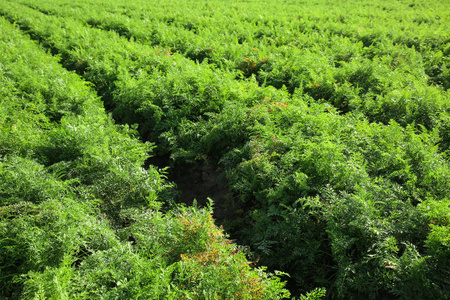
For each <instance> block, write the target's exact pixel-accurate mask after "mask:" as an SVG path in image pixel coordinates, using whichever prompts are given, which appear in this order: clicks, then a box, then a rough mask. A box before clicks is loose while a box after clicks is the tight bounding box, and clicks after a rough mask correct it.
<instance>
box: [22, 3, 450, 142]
mask: <svg viewBox="0 0 450 300" xmlns="http://www.w3.org/2000/svg"><path fill="white" fill-rule="evenodd" d="M23 1H25V2H27V1H26V0H23ZM29 5H31V6H33V7H36V8H39V9H40V10H42V11H44V12H46V13H51V14H55V15H61V16H64V17H71V18H75V19H77V20H80V21H83V22H84V24H89V25H91V26H94V27H97V28H102V29H107V30H114V31H116V32H117V33H119V34H120V35H122V36H125V37H127V38H133V39H134V40H136V41H138V42H139V43H142V44H145V45H149V46H155V45H156V46H158V47H164V48H165V49H166V51H167V53H171V52H173V51H175V52H179V53H181V54H183V55H185V56H186V57H188V58H190V59H193V60H196V61H203V60H204V59H205V58H206V59H207V62H208V63H211V64H213V65H214V66H218V67H219V68H222V69H225V70H230V71H232V72H235V71H240V73H241V74H242V75H243V76H245V77H249V76H254V77H255V79H256V81H257V83H258V84H259V85H260V86H274V87H276V88H281V87H283V86H286V88H287V90H288V91H289V93H291V94H293V93H295V91H298V92H299V93H306V94H308V95H309V96H311V97H312V98H314V99H316V100H320V101H323V100H325V101H327V102H329V103H331V104H332V105H334V106H335V107H336V108H338V109H339V110H340V111H341V112H348V111H355V112H361V113H363V114H364V115H365V116H366V117H367V118H368V119H369V120H370V121H371V122H382V123H384V124H388V123H389V121H390V120H396V121H397V122H399V123H400V124H401V125H402V126H406V125H407V124H411V123H413V122H414V123H415V124H416V125H419V124H420V125H423V126H425V127H426V128H427V129H432V128H436V127H443V126H444V128H441V132H442V134H441V137H442V138H443V139H444V138H446V132H447V131H448V128H446V127H445V125H443V122H442V120H445V119H446V118H447V115H448V111H449V104H448V103H449V100H448V99H449V94H448V92H445V90H443V89H442V87H445V86H447V85H448V84H447V83H445V82H446V80H447V79H446V78H448V74H447V73H448V70H447V69H448V66H447V65H448V61H447V60H448V59H447V58H446V57H447V56H448V51H450V48H448V47H447V48H446V45H447V43H446V42H445V41H443V42H442V43H440V44H436V47H431V46H429V47H428V48H427V49H428V50H424V51H422V52H420V51H416V50H415V48H408V47H407V46H410V45H405V44H407V43H400V42H398V41H396V39H394V38H383V39H382V41H381V42H379V43H378V44H375V45H374V44H370V45H366V44H365V43H364V41H361V40H358V39H356V40H355V39H354V38H353V37H351V36H346V35H338V34H334V33H333V31H332V30H329V29H328V28H322V29H317V28H314V26H313V25H311V24H310V25H311V26H309V27H308V28H309V29H307V28H301V30H299V28H297V27H295V25H292V24H290V23H289V22H287V21H285V22H281V21H280V22H281V24H278V25H276V24H272V25H270V26H269V25H267V24H268V23H270V22H269V21H268V20H267V19H266V18H262V21H261V22H259V23H255V22H253V23H249V22H244V21H242V20H237V21H236V20H234V21H233V22H230V21H229V20H228V21H227V20H222V24H230V23H233V24H234V23H235V21H236V22H237V23H238V24H239V26H238V27H239V28H240V29H239V30H241V31H242V30H243V29H242V28H245V32H247V33H248V35H249V36H253V35H257V32H258V31H261V30H265V28H269V29H270V28H272V30H275V32H273V33H271V34H268V35H269V36H276V37H283V38H285V37H286V36H289V34H286V33H285V32H284V30H285V31H287V32H293V34H292V35H293V36H294V37H293V40H291V41H286V42H283V43H281V44H280V45H277V44H276V43H274V42H270V40H268V39H267V38H262V39H248V40H245V41H242V38H241V37H240V35H241V33H239V30H238V29H235V28H227V27H222V26H228V25H219V24H216V22H217V20H216V19H217V18H215V19H214V20H216V21H215V22H213V23H212V24H210V25H209V26H206V25H203V26H200V25H198V26H196V25H195V26H194V27H195V28H196V29H195V30H189V29H186V28H185V27H186V26H181V25H180V26H176V25H174V24H169V25H168V24H166V23H163V22H161V20H159V22H158V20H153V19H144V20H142V19H139V18H131V17H129V16H124V15H122V14H120V13H108V12H104V11H103V9H101V6H100V5H99V4H98V3H97V4H96V5H95V4H93V5H92V6H87V7H85V8H79V7H70V4H67V3H66V4H65V5H63V4H57V3H52V4H49V3H47V2H46V3H36V2H35V1H33V3H32V4H29ZM58 5H62V6H61V7H60V6H58ZM154 15H156V16H158V13H155V14H154ZM153 18H155V17H153ZM210 18H212V17H210ZM230 18H231V17H230ZM219 19H220V18H219ZM208 20H209V19H207V20H205V21H204V22H205V24H207V22H208ZM269 20H270V19H269ZM240 21H242V22H240ZM263 21H264V22H263ZM260 23H262V24H260ZM272 23H273V22H272ZM325 23H326V24H328V23H327V22H325ZM216 25H217V26H216ZM236 26H237V25H236ZM290 26H294V27H292V28H291V27H290ZM435 26H436V28H434V34H435V35H436V39H438V38H442V36H443V38H444V40H445V38H446V35H440V34H439V33H440V32H442V28H441V27H439V26H440V25H435ZM279 27H281V28H282V30H283V31H282V32H281V31H280V30H281V29H280V28H279ZM274 28H275V29H274ZM414 28H416V27H414ZM269 29H267V30H269ZM378 29H379V28H377V30H378ZM379 34H380V35H381V34H382V33H379ZM263 36H267V35H263ZM421 38H422V40H424V39H425V38H423V37H421ZM294 41H295V42H294ZM436 43H438V42H436ZM430 47H431V48H430ZM422 48H426V47H425V46H424V47H422ZM435 48H436V49H435ZM427 51H428V52H427ZM428 58H429V59H431V60H428ZM430 80H431V82H430ZM438 82H439V84H437V85H434V83H438ZM430 83H431V85H430ZM441 146H443V147H444V149H446V147H447V145H441Z"/></svg>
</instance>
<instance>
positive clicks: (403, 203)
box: [0, 2, 450, 298]
mask: <svg viewBox="0 0 450 300" xmlns="http://www.w3.org/2000/svg"><path fill="white" fill-rule="evenodd" d="M99 3H100V2H99ZM0 9H1V11H0V13H1V14H3V15H5V16H7V17H8V19H10V20H12V21H15V22H17V23H18V24H19V25H20V26H21V27H22V29H23V30H26V31H27V32H29V33H30V34H31V35H32V36H33V37H34V38H36V39H38V40H39V41H40V42H41V43H42V44H43V45H45V46H46V47H48V48H50V49H52V51H55V52H57V53H60V54H61V57H62V64H63V65H64V66H66V67H67V68H69V69H74V70H76V71H77V72H79V73H80V74H81V75H82V76H83V78H84V79H85V80H88V81H91V82H93V83H94V84H95V87H96V89H97V90H98V92H99V93H100V94H101V95H102V96H103V98H104V99H105V100H106V101H108V102H107V103H109V104H108V105H109V107H111V108H113V109H114V115H115V116H116V117H117V118H118V119H120V120H121V121H123V122H127V123H138V124H139V130H140V133H141V134H142V136H143V137H144V139H147V138H148V139H150V140H152V141H155V142H156V143H157V145H158V148H159V149H160V151H161V153H170V154H171V155H172V157H173V158H174V159H175V160H177V161H178V160H184V161H189V160H194V159H200V158H202V159H205V158H207V159H212V160H215V161H218V162H219V164H220V166H221V167H222V169H223V170H225V172H226V174H227V178H228V181H229V183H230V186H231V190H232V192H233V194H234V196H235V197H234V199H233V200H232V202H230V203H228V205H230V206H231V207H232V208H234V209H235V212H236V215H237V216H238V218H237V219H234V220H230V221H229V223H228V224H226V226H227V228H229V229H230V230H232V232H233V234H234V235H235V236H236V237H238V238H239V240H240V242H245V243H246V244H248V245H250V246H251V248H252V249H253V250H254V251H255V252H256V254H257V255H260V256H261V261H262V262H263V263H264V264H268V265H269V266H270V267H271V268H273V269H280V268H281V269H282V270H284V271H287V272H289V273H290V274H291V276H292V277H293V278H294V279H295V282H296V284H297V287H296V290H297V291H305V290H309V289H312V288H315V287H318V286H326V287H327V288H328V289H329V290H330V291H331V292H332V294H333V295H335V297H337V298H352V297H353V298H357V297H361V295H365V296H368V297H370V298H376V297H379V296H382V295H385V294H391V295H397V296H400V297H402V298H429V297H435V298H444V297H445V295H446V294H448V290H449V286H450V285H449V283H448V282H447V281H446V279H445V278H448V277H449V265H448V261H447V260H446V257H448V255H449V253H450V248H449V245H448V214H449V206H448V203H449V199H448V196H447V195H449V194H450V166H449V162H448V156H447V154H446V153H445V150H446V149H447V148H448V144H446V143H448V139H447V140H445V139H444V138H445V137H448V133H449V131H448V128H449V121H448V119H449V117H448V93H447V92H446V91H444V90H443V89H440V88H436V87H434V86H429V85H428V79H427V77H426V75H424V74H425V71H424V68H423V66H421V64H420V55H419V54H417V53H416V52H415V51H414V50H413V49H409V50H408V48H406V47H404V48H395V49H397V50H398V51H399V52H398V53H397V54H398V55H401V57H403V59H408V57H407V56H405V53H407V54H408V55H410V57H409V58H411V60H409V61H408V62H407V63H401V64H400V65H401V66H402V67H398V68H397V67H394V66H393V65H392V64H393V61H392V60H391V58H392V57H391V58H389V57H387V56H386V57H384V58H383V57H381V58H380V57H372V58H370V59H369V57H364V56H363V55H361V56H358V55H356V58H354V59H352V60H349V61H348V63H346V62H345V61H344V60H342V59H341V60H340V61H341V62H340V65H342V66H335V63H336V62H335V61H334V60H330V59H329V57H328V56H326V55H324V54H323V53H333V51H334V50H336V49H337V48H333V47H341V46H346V45H347V46H349V47H355V48H359V49H361V50H360V51H358V53H360V52H361V51H363V48H365V46H364V44H353V43H352V42H351V41H350V40H347V41H348V44H345V43H340V44H339V45H337V44H334V43H332V42H331V43H330V40H329V38H330V37H329V36H324V37H323V39H322V40H320V39H318V40H317V42H318V43H320V45H318V46H317V48H312V49H317V50H318V52H317V53H316V52H315V51H312V49H309V50H308V51H306V50H305V51H303V52H302V49H299V50H297V51H299V52H297V54H298V56H289V55H288V54H286V56H283V55H282V58H280V61H284V64H285V65H283V64H282V63H280V65H278V67H277V68H278V69H276V68H273V69H271V70H270V71H269V70H264V68H263V67H262V66H261V69H260V70H258V71H257V72H256V73H255V76H250V77H249V78H248V79H239V80H236V77H239V76H238V74H239V73H240V72H242V70H241V71H237V70H234V69H232V68H231V69H229V68H217V67H215V66H214V64H209V63H207V62H206V61H205V62H203V63H195V62H193V61H192V60H191V59H187V58H186V57H184V56H183V55H181V54H179V53H171V52H170V51H169V50H170V49H168V48H165V47H164V46H154V45H151V44H147V43H145V42H143V41H140V40H137V39H136V40H133V39H129V38H128V37H127V38H124V37H121V36H120V34H117V33H116V32H114V31H105V30H101V29H99V28H92V27H89V26H86V24H85V23H83V22H80V21H78V20H82V18H76V19H77V20H75V19H73V18H71V17H70V18H69V17H64V18H63V17H58V16H56V15H45V14H42V13H39V12H37V11H35V10H33V9H30V8H28V7H25V6H21V5H18V4H14V3H5V4H3V5H2V6H1V7H0ZM61 14H62V13H61ZM176 22H177V20H176V19H175V20H173V22H171V23H176ZM319 25H320V24H319ZM96 27H101V26H96ZM335 41H340V42H342V41H345V39H341V38H340V37H338V38H337V40H335ZM326 45H328V46H329V47H330V49H331V50H333V51H331V50H326V51H329V52H326V51H325V50H323V52H320V49H325V48H327V47H328V46H326ZM374 49H375V50H377V49H378V48H376V47H375V48H374ZM400 49H401V51H400ZM289 50H290V49H289ZM381 50H383V49H381ZM253 51H254V50H253ZM255 52H258V53H260V51H259V49H258V51H255ZM258 55H259V54H258ZM334 55H335V54H334ZM284 57H287V58H286V59H285V58H284ZM401 57H400V56H399V61H401V59H400V58H401ZM244 59H245V58H244ZM283 59H285V60H283ZM252 65H253V63H250V66H252ZM274 65H276V64H274ZM283 66H285V69H283ZM293 70H294V71H293ZM264 72H266V73H264ZM261 74H267V77H265V80H266V84H261V80H259V79H258V76H260V75H261ZM338 75H339V76H341V77H342V78H343V79H342V81H338V80H337V78H340V77H339V76H338ZM270 76H272V77H270ZM274 78H275V79H279V78H283V80H280V83H279V84H276V83H274V80H275V79H274ZM349 78H350V79H351V80H350V79H349ZM352 78H353V79H352ZM268 82H270V83H268ZM289 82H291V83H292V84H291V85H287V84H286V83H289ZM355 83H357V84H356V85H357V87H356V88H355V87H353V85H354V84H355ZM283 85H286V86H287V90H286V89H284V88H282V86H283ZM276 88H279V89H276ZM336 91H341V92H342V97H343V98H333V97H334V96H335V94H334V93H335V92H336ZM314 93H316V94H314ZM327 93H330V94H327ZM330 95H331V96H330ZM320 99H327V100H328V101H331V102H332V103H333V104H334V105H335V106H337V107H339V108H340V109H341V110H343V107H345V106H349V107H350V109H345V110H344V111H346V112H347V113H346V114H343V115H342V114H340V113H339V111H337V109H336V108H335V107H333V106H331V105H329V104H327V103H326V102H323V101H320ZM339 101H342V102H339ZM345 101H347V102H345ZM352 101H353V102H352ZM337 104H338V105H337ZM341 105H342V106H343V107H341ZM361 112H362V114H361ZM380 121H382V122H381V123H378V122H380ZM420 125H423V126H420ZM438 145H439V146H440V147H438ZM443 278H444V279H443Z"/></svg>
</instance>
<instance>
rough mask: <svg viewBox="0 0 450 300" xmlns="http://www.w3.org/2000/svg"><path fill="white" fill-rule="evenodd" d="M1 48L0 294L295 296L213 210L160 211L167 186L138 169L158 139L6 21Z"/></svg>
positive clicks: (26, 296)
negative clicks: (109, 108) (116, 118)
mask: <svg viewBox="0 0 450 300" xmlns="http://www.w3.org/2000/svg"><path fill="white" fill-rule="evenodd" d="M0 52H1V53H2V56H1V57H0V73H1V78H2V80H1V84H0V97H1V99H2V101H1V106H0V136H1V139H0V273H1V276H0V296H1V297H6V298H10V299H19V298H20V299H36V298H52V299H53V298H65V299H104V298H105V297H107V298H114V299H131V298H135V297H143V298H148V299H155V298H158V299H163V298H165V299H175V298H180V297H199V295H201V297H208V298H213V297H223V298H228V299H230V298H232V297H235V298H236V299H240V298H246V299H247V298H250V299H262V298H266V299H275V298H280V297H283V295H284V296H285V295H287V292H286V291H285V290H283V289H282V285H283V284H281V283H280V282H279V279H277V278H271V277H269V276H268V275H267V274H266V273H264V272H263V271H262V270H260V269H251V268H250V266H249V264H250V262H248V260H247V259H246V257H245V255H244V254H243V253H242V252H240V251H239V249H237V247H236V245H234V244H231V243H230V241H229V240H227V239H226V238H225V237H224V236H223V232H222V230H220V229H219V228H217V227H216V226H215V225H214V223H213V221H212V219H211V215H210V213H211V209H209V210H208V209H204V210H200V209H197V208H189V209H186V208H173V209H172V210H170V211H168V212H166V213H162V212H160V211H159V210H158V208H160V207H161V206H162V205H163V204H164V203H170V202H171V201H170V195H169V191H170V190H169V189H170V187H171V186H170V185H169V183H167V182H166V181H165V180H164V176H162V175H161V174H159V172H158V171H157V170H156V169H155V168H154V167H152V166H151V167H150V168H148V169H143V168H142V166H143V164H144V161H145V159H146V158H147V156H148V153H149V151H150V150H151V148H153V146H152V145H151V144H144V143H142V142H140V141H139V140H138V139H136V138H135V132H134V131H133V130H131V129H129V128H128V126H117V125H114V124H113V122H112V120H111V118H110V116H108V115H107V114H106V113H105V111H104V109H103V106H102V103H101V101H100V100H99V98H98V97H97V96H96V95H95V92H94V91H93V90H92V88H91V86H90V85H88V84H86V82H84V81H83V80H81V79H80V77H79V76H78V75H76V74H74V73H72V72H68V71H67V70H65V69H64V68H63V67H62V66H61V65H60V64H59V63H58V60H57V59H55V58H54V57H52V56H51V55H49V54H47V53H46V52H45V51H44V50H43V49H42V48H40V47H39V46H37V45H36V43H34V42H33V41H31V40H30V39H29V38H28V37H27V36H25V35H23V34H22V33H21V32H20V30H19V29H17V28H15V27H14V26H12V25H11V24H10V23H9V22H7V21H6V20H5V19H3V18H0ZM166 206H167V205H166ZM217 276H219V277H217ZM236 295H240V296H236Z"/></svg>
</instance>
